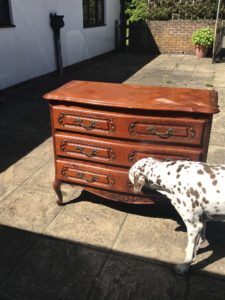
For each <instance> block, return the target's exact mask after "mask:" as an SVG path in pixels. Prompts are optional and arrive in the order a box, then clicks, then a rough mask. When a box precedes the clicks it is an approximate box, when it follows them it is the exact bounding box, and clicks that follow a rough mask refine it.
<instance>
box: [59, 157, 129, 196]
mask: <svg viewBox="0 0 225 300" xmlns="http://www.w3.org/2000/svg"><path fill="white" fill-rule="evenodd" d="M56 174H57V178H58V179H59V180H62V181H66V182H71V183H75V184H78V185H81V186H82V185H83V186H90V187H92V188H100V189H104V190H110V191H117V192H123V193H127V192H128V193H132V185H131V184H130V182H129V179H128V169H122V168H119V167H107V166H102V165H98V164H91V163H84V162H81V161H70V160H64V159H57V160H56Z"/></svg>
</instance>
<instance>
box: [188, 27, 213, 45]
mask: <svg viewBox="0 0 225 300" xmlns="http://www.w3.org/2000/svg"><path fill="white" fill-rule="evenodd" d="M213 36H214V35H213V32H212V30H211V29H210V28H209V27H204V28H200V29H197V30H196V31H194V32H193V33H192V37H191V40H192V44H193V45H199V46H205V47H209V46H211V45H212V43H213V38H214V37H213Z"/></svg>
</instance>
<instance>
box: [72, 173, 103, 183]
mask: <svg viewBox="0 0 225 300" xmlns="http://www.w3.org/2000/svg"><path fill="white" fill-rule="evenodd" d="M76 175H77V176H78V177H79V178H81V179H83V180H85V181H87V182H88V183H94V182H95V181H97V179H98V176H96V175H93V176H92V178H91V179H88V178H85V174H84V173H81V172H77V174H76Z"/></svg>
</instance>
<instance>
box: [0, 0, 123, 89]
mask: <svg viewBox="0 0 225 300" xmlns="http://www.w3.org/2000/svg"><path fill="white" fill-rule="evenodd" d="M119 2H120V1H119V0H105V23H106V26H101V27H93V28H83V11H82V0H11V4H12V15H13V23H14V24H15V25H16V27H14V28H0V90H1V89H3V88H6V87H8V86H11V85H14V84H16V83H19V82H23V81H26V80H28V79H31V78H34V77H37V76H40V75H43V74H46V73H49V72H52V71H54V70H55V69H56V63H55V52H54V51H55V50H54V43H53V32H52V29H51V28H50V25H49V22H50V20H49V14H50V12H56V13H57V14H58V15H64V22H65V26H64V27H63V28H62V29H61V46H62V55H63V65H64V66H68V65H71V64H74V63H76V62H79V61H82V60H85V59H88V58H91V57H94V56H97V55H100V54H102V53H105V52H108V51H110V50H112V49H113V48H114V24H115V20H119V14H120V4H119Z"/></svg>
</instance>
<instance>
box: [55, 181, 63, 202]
mask: <svg viewBox="0 0 225 300" xmlns="http://www.w3.org/2000/svg"><path fill="white" fill-rule="evenodd" d="M53 189H54V191H55V193H56V195H57V200H56V203H57V204H58V205H60V206H61V205H63V195H62V191H61V181H60V180H58V179H56V178H55V180H54V182H53Z"/></svg>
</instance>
